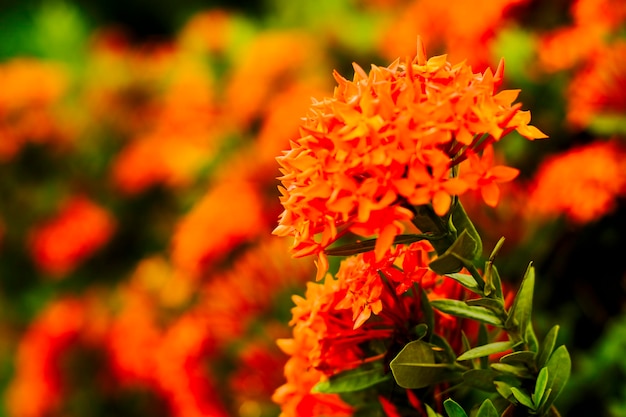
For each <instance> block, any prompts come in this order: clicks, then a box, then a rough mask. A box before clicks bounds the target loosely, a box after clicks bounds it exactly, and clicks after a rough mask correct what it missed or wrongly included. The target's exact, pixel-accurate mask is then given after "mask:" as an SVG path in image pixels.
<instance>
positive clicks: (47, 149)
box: [0, 0, 626, 417]
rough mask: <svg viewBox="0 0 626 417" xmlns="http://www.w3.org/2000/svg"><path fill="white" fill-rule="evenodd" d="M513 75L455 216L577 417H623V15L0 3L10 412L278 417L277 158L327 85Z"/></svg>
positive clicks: (418, 5)
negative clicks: (526, 319)
mask: <svg viewBox="0 0 626 417" xmlns="http://www.w3.org/2000/svg"><path fill="white" fill-rule="evenodd" d="M418 35H420V36H421V37H422V39H423V41H424V43H425V45H426V48H427V52H428V55H429V56H432V55H437V54H442V53H447V54H448V58H449V60H450V61H451V62H453V63H456V62H460V61H462V60H467V61H468V62H469V63H470V64H471V65H472V67H473V68H474V70H475V71H484V70H485V69H486V68H488V67H490V68H495V67H496V66H497V64H498V62H499V60H500V58H502V57H503V58H504V59H505V62H506V70H505V85H504V87H505V88H520V89H521V90H522V91H521V93H520V100H521V101H522V103H523V108H524V109H525V110H528V109H529V110H531V112H532V120H533V124H534V125H535V126H537V127H539V128H540V129H541V130H542V131H544V132H545V133H546V134H548V135H549V136H550V138H549V139H546V140H541V141H534V142H529V141H526V140H525V139H522V138H521V137H518V136H515V135H512V136H511V137H510V138H507V140H506V141H502V142H501V143H499V146H498V148H497V149H496V151H497V158H501V160H503V161H506V162H507V165H510V166H514V167H517V168H519V169H520V172H521V173H520V176H519V178H518V179H517V180H516V181H515V182H514V183H512V184H509V185H507V186H505V187H503V190H502V196H501V202H500V204H499V206H498V207H497V208H493V209H492V208H486V207H483V205H482V204H481V203H480V198H473V197H472V196H469V197H467V199H466V201H464V203H465V205H466V208H467V210H468V212H469V214H470V217H471V218H472V219H473V220H474V222H475V223H476V225H477V227H478V229H479V231H480V233H481V235H482V236H483V238H484V241H485V242H484V243H485V247H486V248H487V249H490V248H491V247H493V245H494V244H495V242H497V240H498V239H499V238H500V236H505V237H506V239H507V240H506V243H505V246H504V248H503V250H502V252H501V254H500V256H499V258H498V260H497V263H498V267H499V268H500V271H501V275H502V276H503V277H504V279H505V280H507V282H510V284H511V285H512V286H514V285H516V284H518V283H519V280H520V279H521V276H522V274H523V272H524V270H525V268H526V266H527V264H528V262H530V261H533V263H534V265H535V266H536V268H537V274H538V279H537V284H536V285H537V286H536V293H535V306H534V308H535V311H534V316H535V321H536V327H537V331H538V333H539V334H540V335H543V334H545V332H547V330H548V329H549V328H550V327H551V326H552V325H553V324H557V323H558V324H559V325H560V326H561V332H560V337H559V343H565V344H566V345H567V346H568V349H569V351H570V353H571V355H572V359H573V375H572V378H571V381H570V384H569V385H568V387H567V389H566V391H565V392H564V393H563V394H562V396H561V398H560V399H559V402H558V405H559V409H560V410H561V412H562V414H563V415H574V416H575V415H594V416H626V382H625V381H626V355H625V354H624V352H626V309H625V308H626V266H625V265H626V262H625V259H626V199H625V196H626V3H625V2H623V1H621V0H578V1H572V0H554V1H539V0H537V1H531V0H490V1H487V0H484V1H483V0H481V1H476V2H467V1H464V0H450V1H447V2H442V1H440V0H316V1H308V0H304V1H291V0H265V1H227V0H223V1H214V2H211V1H200V0H186V1H177V2H154V1H148V0H125V1H123V2H113V1H109V2H106V1H91V0H90V1H88V0H81V1H75V2H69V1H56V0H50V1H34V0H24V1H14V2H10V1H1V2H0V392H1V394H2V397H1V398H2V402H1V403H0V404H1V407H0V416H10V417H38V416H41V417H44V416H94V417H95V416H110V415H115V416H147V415H150V416H180V417H193V416H242V417H260V416H276V415H278V414H279V412H280V410H279V408H278V407H277V406H276V405H275V404H274V403H273V402H272V400H271V396H272V393H273V391H274V390H275V389H276V388H277V387H278V386H280V385H281V384H282V383H283V382H284V378H283V375H282V367H283V365H284V363H285V361H286V359H287V357H286V355H284V354H283V353H282V352H281V351H280V350H279V349H278V347H277V346H276V343H275V340H276V339H278V338H281V337H289V334H290V333H289V327H288V322H289V319H290V308H291V306H292V302H291V295H292V294H302V293H303V292H304V288H305V285H306V284H305V283H306V282H307V281H309V280H311V279H313V278H314V269H313V264H312V260H310V259H298V260H294V259H291V257H290V255H289V253H288V248H289V243H290V242H286V241H285V240H283V239H279V238H276V237H272V235H271V231H272V229H273V228H274V227H275V225H276V219H277V216H278V214H279V213H280V212H281V207H280V205H279V202H278V195H279V193H278V191H277V184H278V182H277V180H276V177H277V176H278V175H279V172H278V167H277V164H276V161H275V159H274V158H275V157H276V156H277V155H279V154H280V152H281V150H282V149H287V148H288V147H289V140H290V139H291V138H294V137H297V135H298V123H299V119H300V117H302V116H304V115H305V113H306V109H307V107H308V105H309V103H310V98H311V97H316V98H318V99H322V98H323V97H327V96H330V95H331V94H332V89H333V86H334V81H333V78H332V70H333V69H337V70H338V71H339V72H340V73H341V74H343V75H344V76H345V77H347V78H350V77H351V76H352V74H353V69H352V62H356V63H358V64H359V65H361V66H362V67H364V68H366V69H367V68H369V65H370V64H376V65H388V64H389V63H391V62H392V61H393V60H394V59H395V58H396V57H399V56H402V57H404V56H412V55H414V54H415V45H416V37H417V36H418Z"/></svg>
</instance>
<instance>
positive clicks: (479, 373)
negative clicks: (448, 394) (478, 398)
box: [463, 369, 499, 392]
mask: <svg viewBox="0 0 626 417" xmlns="http://www.w3.org/2000/svg"><path fill="white" fill-rule="evenodd" d="M498 375H499V374H498V373H497V372H496V371H493V370H491V369H470V370H469V371H466V372H464V373H463V382H464V383H465V384H466V385H469V386H472V387H474V388H478V389H480V390H483V391H488V392H495V391H496V386H495V385H494V380H495V377H496V376H498Z"/></svg>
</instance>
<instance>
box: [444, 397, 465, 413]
mask: <svg viewBox="0 0 626 417" xmlns="http://www.w3.org/2000/svg"><path fill="white" fill-rule="evenodd" d="M443 406H444V408H445V409H446V413H448V417H467V413H466V412H465V410H463V407H461V406H460V405H459V404H458V403H457V402H455V401H454V400H452V399H450V398H448V399H447V400H445V401H444V402H443Z"/></svg>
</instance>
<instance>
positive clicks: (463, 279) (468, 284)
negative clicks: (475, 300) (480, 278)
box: [431, 268, 483, 295]
mask: <svg viewBox="0 0 626 417" xmlns="http://www.w3.org/2000/svg"><path fill="white" fill-rule="evenodd" d="M431 269H432V268H431ZM435 272H437V271H435ZM446 277H448V278H452V279H453V280H455V281H456V282H458V283H459V284H461V285H462V286H464V287H465V288H467V289H468V290H470V291H472V292H473V293H476V294H478V295H483V290H482V289H481V288H480V287H479V286H478V284H476V280H475V279H474V277H472V276H471V275H469V274H460V273H458V272H457V273H454V274H446Z"/></svg>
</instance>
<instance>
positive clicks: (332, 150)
mask: <svg viewBox="0 0 626 417" xmlns="http://www.w3.org/2000/svg"><path fill="white" fill-rule="evenodd" d="M418 47H419V49H418V52H419V53H418V56H417V57H416V58H415V59H413V60H412V61H406V62H405V61H400V60H396V61H395V62H393V63H392V64H391V65H390V66H389V67H376V66H373V67H372V69H371V71H370V72H369V74H368V73H366V72H365V71H364V70H363V69H361V68H360V67H358V66H357V65H356V64H355V65H354V68H355V75H354V81H348V80H346V79H345V78H343V77H341V76H340V75H339V74H337V73H335V79H336V80H337V82H338V86H337V87H336V88H335V93H334V96H333V98H329V99H325V100H322V101H316V102H314V103H313V105H312V107H311V109H310V112H309V115H308V116H307V118H306V119H305V121H304V124H303V125H302V128H301V137H300V138H299V139H297V140H295V141H293V142H292V145H291V149H290V150H288V151H285V152H284V153H283V155H282V156H280V157H278V158H277V159H278V161H279V163H280V165H281V172H282V174H283V175H282V177H280V180H281V182H282V186H281V187H280V190H281V193H282V197H281V199H280V200H281V203H282V205H283V207H284V212H283V213H282V215H281V217H280V220H279V225H278V227H277V228H276V229H275V230H274V233H275V234H277V235H279V236H293V237H294V238H295V239H294V246H293V252H294V256H296V257H297V256H305V255H309V254H314V253H317V254H321V253H322V252H323V250H324V249H325V248H326V247H328V246H329V245H330V244H332V243H333V242H334V241H335V240H337V239H338V237H340V236H341V235H342V234H343V233H345V232H347V231H350V232H352V233H355V234H358V235H361V236H370V235H377V236H379V240H378V242H377V244H376V248H375V251H376V256H377V259H381V258H382V256H383V255H384V253H385V251H386V249H387V248H388V247H389V246H390V245H391V243H392V242H393V239H394V237H395V236H396V235H398V234H399V233H401V232H402V231H403V230H404V226H403V222H406V221H408V220H411V219H412V217H413V214H412V211H411V209H410V206H411V205H423V204H432V205H433V208H434V210H435V212H436V213H437V214H438V215H440V216H443V215H445V214H446V213H447V212H448V209H449V207H450V202H451V200H452V196H456V195H460V194H462V193H464V192H465V191H466V190H468V189H474V188H482V187H489V188H490V190H489V191H486V192H485V195H486V197H487V198H488V200H489V202H490V203H493V202H494V201H495V197H496V196H495V195H494V192H493V190H492V188H493V186H492V185H493V182H494V181H505V180H509V179H510V177H511V176H510V175H508V172H507V173H505V172H503V171H502V169H500V168H494V169H495V171H490V169H491V167H489V166H486V163H487V161H488V159H487V158H484V159H483V160H482V162H481V164H476V163H470V164H467V165H466V166H465V167H464V168H463V169H462V170H461V171H460V172H459V173H458V174H455V167H456V166H457V165H458V164H459V163H461V162H462V161H464V160H465V159H467V158H468V157H469V156H470V155H473V154H475V153H480V152H482V150H483V149H484V148H485V147H487V146H488V145H490V144H491V143H493V142H495V141H498V140H500V139H501V138H502V137H504V136H505V135H506V134H507V133H509V132H511V131H512V130H517V131H518V132H519V133H520V134H521V135H522V136H524V137H526V138H528V139H534V138H542V137H545V135H544V134H543V133H541V132H540V131H539V130H538V129H537V128H535V127H533V126H529V125H528V123H529V122H530V114H529V113H528V112H523V111H520V110H519V109H520V105H519V104H513V102H514V101H515V100H516V98H517V95H518V93H519V91H518V90H504V91H500V92H497V88H498V86H499V84H500V83H501V81H502V76H503V71H504V67H503V64H502V63H501V65H500V66H499V67H498V69H497V71H496V73H495V75H494V74H493V73H492V72H491V70H489V69H488V70H487V71H485V72H484V73H483V74H480V73H473V72H472V71H471V68H470V67H469V66H468V65H467V64H465V63H461V64H457V65H452V64H450V63H449V62H447V60H446V57H445V56H437V57H433V58H430V59H428V60H427V59H426V54H425V52H424V50H423V49H422V46H421V43H419V46H418ZM476 169H478V171H477V172H475V171H474V170H476ZM487 178H490V179H489V180H487ZM324 262H325V261H324V258H323V256H322V257H321V258H320V265H322V266H323V264H324ZM322 269H323V268H322ZM322 274H323V271H322ZM318 277H319V275H318Z"/></svg>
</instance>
